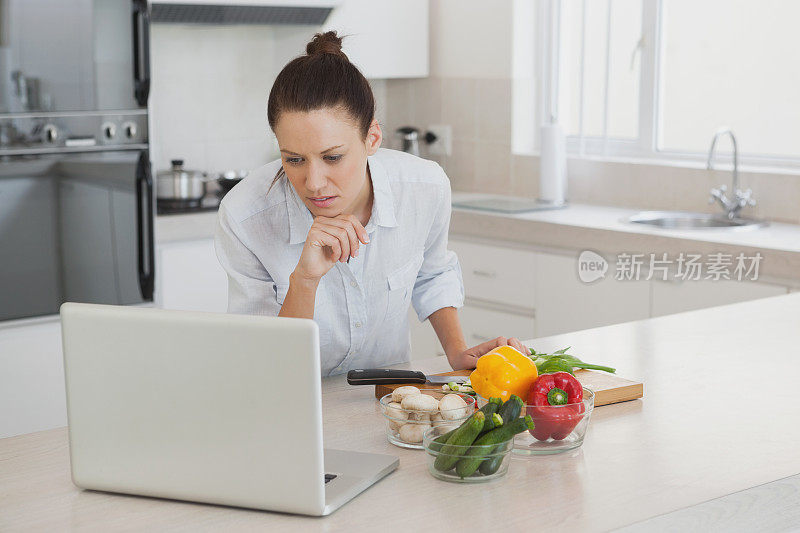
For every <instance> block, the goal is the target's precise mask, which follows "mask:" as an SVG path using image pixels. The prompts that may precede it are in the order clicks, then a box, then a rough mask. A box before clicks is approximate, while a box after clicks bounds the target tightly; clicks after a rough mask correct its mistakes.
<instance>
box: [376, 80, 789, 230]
mask: <svg viewBox="0 0 800 533" xmlns="http://www.w3.org/2000/svg"><path fill="white" fill-rule="evenodd" d="M386 92H387V99H388V104H387V105H388V110H387V111H388V112H387V120H386V128H385V135H386V136H387V137H389V136H390V135H391V139H390V141H391V142H390V146H391V147H394V148H396V147H397V144H398V143H397V141H396V139H395V138H394V135H393V132H394V130H395V129H396V128H397V127H399V126H406V125H412V126H415V127H417V128H419V129H420V130H421V131H423V132H424V131H425V128H426V127H427V126H430V125H433V124H449V125H451V126H452V127H453V150H452V153H451V154H450V155H449V156H446V157H445V156H436V157H430V158H431V159H435V160H436V161H438V162H439V163H440V164H441V165H442V166H443V167H444V169H445V171H446V172H447V175H448V176H449V177H450V181H451V183H452V186H453V189H454V190H457V191H467V192H485V193H495V194H513V195H520V196H529V197H536V196H537V195H538V192H539V183H538V180H539V158H538V157H537V156H533V155H515V154H513V153H512V150H511V127H512V118H511V101H512V80H510V79H497V78H492V79H475V78H436V77H432V78H424V79H412V80H389V81H388V82H387V89H386ZM421 150H423V151H424V146H422V147H421ZM423 155H424V153H423ZM567 173H568V181H569V183H568V188H569V191H568V198H569V200H570V201H573V202H576V203H586V204H597V205H609V206H618V207H631V208H641V209H679V210H692V211H702V212H709V213H713V212H718V211H719V210H720V208H719V207H718V206H716V205H709V204H708V193H709V190H710V189H711V188H712V187H716V186H719V185H721V184H727V185H728V187H730V171H722V170H719V171H708V170H705V169H703V168H689V167H680V166H664V165H657V164H651V163H637V162H627V161H625V162H614V161H600V160H591V159H576V158H571V159H569V161H568V163H567ZM739 175H740V184H741V187H742V188H745V189H746V188H748V187H749V188H752V189H753V197H754V198H756V200H757V201H758V205H757V206H756V207H753V208H746V209H745V211H744V212H745V213H746V214H747V215H748V216H754V217H763V218H768V219H770V220H775V221H783V222H790V223H794V224H800V175H796V174H788V173H783V174H778V173H765V172H740V173H739Z"/></svg>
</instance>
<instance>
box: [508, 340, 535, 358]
mask: <svg viewBox="0 0 800 533" xmlns="http://www.w3.org/2000/svg"><path fill="white" fill-rule="evenodd" d="M508 345H509V346H511V347H512V348H516V349H517V350H519V351H520V352H522V353H523V354H524V355H530V354H531V351H530V350H528V348H527V347H526V346H525V345H524V344H522V341H520V340H519V339H518V338H516V337H511V338H510V339H508Z"/></svg>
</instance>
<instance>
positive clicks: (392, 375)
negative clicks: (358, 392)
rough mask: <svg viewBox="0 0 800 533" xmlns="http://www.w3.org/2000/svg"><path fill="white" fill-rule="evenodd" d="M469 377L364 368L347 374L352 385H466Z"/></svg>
mask: <svg viewBox="0 0 800 533" xmlns="http://www.w3.org/2000/svg"><path fill="white" fill-rule="evenodd" d="M467 379H469V376H433V375H425V373H424V372H419V371H416V370H392V369H388V368H362V369H357V370H351V371H349V372H348V373H347V382H348V383H349V384H350V385H381V384H388V383H434V384H445V383H450V382H451V381H454V382H456V383H464V382H465V381H466V380H467Z"/></svg>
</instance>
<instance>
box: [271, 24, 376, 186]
mask: <svg viewBox="0 0 800 533" xmlns="http://www.w3.org/2000/svg"><path fill="white" fill-rule="evenodd" d="M326 108H338V109H341V110H343V111H345V112H346V113H347V114H348V115H349V116H350V118H351V119H352V120H353V121H354V122H355V124H356V125H357V126H358V128H359V131H360V133H361V136H362V137H363V138H366V137H367V133H368V132H369V127H370V124H372V120H373V118H374V117H375V97H374V96H373V94H372V88H371V87H370V85H369V82H368V81H367V79H366V78H365V77H364V75H363V74H362V73H361V71H360V70H358V68H357V67H356V66H355V65H353V64H352V63H351V62H350V59H348V57H347V55H345V53H344V52H342V37H339V36H338V35H337V34H336V32H335V31H327V32H325V33H317V34H315V35H314V38H313V39H311V42H309V43H308V44H307V45H306V55H303V56H299V57H296V58H294V59H293V60H292V61H290V62H289V63H288V64H287V65H286V66H285V67H283V70H281V72H280V74H278V77H277V78H275V83H274V84H273V85H272V90H270V92H269V100H268V101H267V120H268V121H269V125H270V127H271V128H272V131H275V125H276V124H277V123H278V119H279V118H280V115H281V113H283V112H284V111H314V110H317V109H326ZM283 174H284V172H283V166H281V168H280V170H278V174H277V175H276V176H275V179H274V180H273V182H272V184H273V185H274V184H275V182H276V181H277V180H278V179H279V178H280V177H281V176H282V175H283ZM271 187H272V186H270V188H271Z"/></svg>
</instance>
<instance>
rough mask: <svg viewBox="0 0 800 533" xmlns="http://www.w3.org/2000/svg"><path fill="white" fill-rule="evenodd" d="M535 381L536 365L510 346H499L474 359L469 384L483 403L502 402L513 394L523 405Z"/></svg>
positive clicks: (536, 375) (536, 374)
mask: <svg viewBox="0 0 800 533" xmlns="http://www.w3.org/2000/svg"><path fill="white" fill-rule="evenodd" d="M537 377H538V373H537V371H536V365H535V364H534V362H533V361H531V359H530V358H529V357H526V356H525V355H523V354H521V353H520V352H519V351H517V350H516V349H514V348H512V347H511V346H500V347H499V348H495V349H494V350H492V351H491V352H489V353H487V354H486V355H484V356H482V357H481V358H480V359H478V363H477V365H476V368H475V370H474V371H473V372H472V374H470V376H469V381H470V383H471V384H472V388H473V389H474V390H475V392H477V393H478V394H480V395H481V396H482V397H484V398H486V399H488V398H500V399H502V400H503V401H506V400H508V399H509V398H510V397H511V395H512V394H516V395H517V396H519V397H520V398H522V400H523V401H527V399H528V391H530V388H531V386H532V385H533V382H534V381H536V378H537Z"/></svg>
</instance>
